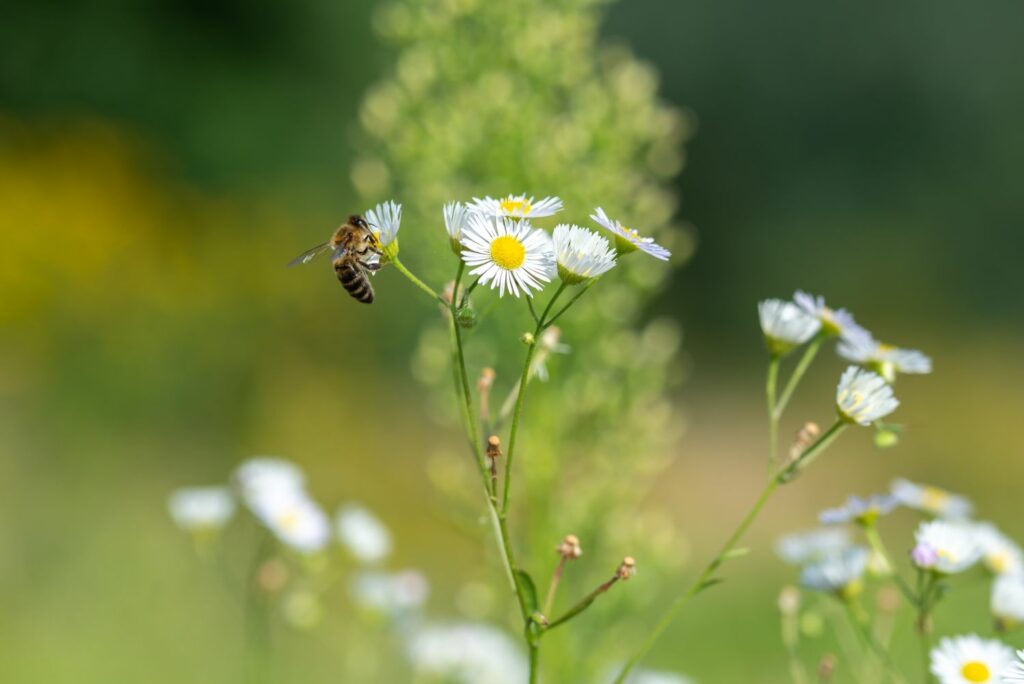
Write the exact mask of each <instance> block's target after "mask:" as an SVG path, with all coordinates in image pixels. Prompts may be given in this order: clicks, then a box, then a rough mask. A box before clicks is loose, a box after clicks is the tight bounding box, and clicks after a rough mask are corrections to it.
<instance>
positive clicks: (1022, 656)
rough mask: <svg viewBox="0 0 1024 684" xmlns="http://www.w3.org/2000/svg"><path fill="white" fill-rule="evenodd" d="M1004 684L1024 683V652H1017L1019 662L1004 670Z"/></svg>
mask: <svg viewBox="0 0 1024 684" xmlns="http://www.w3.org/2000/svg"><path fill="white" fill-rule="evenodd" d="M1003 682H1004V684H1015V683H1016V682H1024V651H1017V661H1015V662H1014V663H1013V665H1010V666H1009V667H1007V668H1006V669H1005V670H1003Z"/></svg>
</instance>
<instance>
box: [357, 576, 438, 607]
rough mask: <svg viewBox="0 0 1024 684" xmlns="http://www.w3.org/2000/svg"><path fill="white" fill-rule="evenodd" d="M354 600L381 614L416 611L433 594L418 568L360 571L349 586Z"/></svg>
mask: <svg viewBox="0 0 1024 684" xmlns="http://www.w3.org/2000/svg"><path fill="white" fill-rule="evenodd" d="M349 593H350V594H351V596H352V600H353V601H354V602H355V603H357V604H359V605H360V606H362V607H364V608H367V609H369V610H374V611H378V612H381V613H401V612H406V611H410V610H415V609H417V608H420V607H422V606H423V604H424V603H426V601H427V598H428V597H429V596H430V582H428V581H427V578H426V577H424V575H423V573H421V572H419V571H418V570H401V571H399V572H391V573H388V572H360V573H358V574H356V575H355V576H354V577H353V578H352V583H351V585H350V586H349Z"/></svg>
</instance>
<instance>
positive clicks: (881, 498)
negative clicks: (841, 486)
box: [818, 494, 899, 527]
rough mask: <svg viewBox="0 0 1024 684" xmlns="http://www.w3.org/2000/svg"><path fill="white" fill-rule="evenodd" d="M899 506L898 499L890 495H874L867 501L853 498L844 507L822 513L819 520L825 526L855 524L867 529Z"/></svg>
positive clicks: (857, 497)
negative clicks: (880, 517)
mask: <svg viewBox="0 0 1024 684" xmlns="http://www.w3.org/2000/svg"><path fill="white" fill-rule="evenodd" d="M897 505H899V502H898V501H897V500H896V497H894V496H891V495H889V494H873V495H872V496H869V497H867V498H866V499H862V498H860V497H859V496H851V497H850V498H848V499H847V500H846V503H845V504H843V505H842V506H840V507H838V508H829V509H828V510H825V511H822V513H821V515H820V516H818V520H820V521H821V523H822V524H823V525H842V524H844V523H850V522H855V523H857V524H858V525H863V526H865V527H867V526H869V525H874V524H875V521H876V520H878V518H879V516H882V515H888V514H889V513H892V511H893V509H895V508H896V506H897Z"/></svg>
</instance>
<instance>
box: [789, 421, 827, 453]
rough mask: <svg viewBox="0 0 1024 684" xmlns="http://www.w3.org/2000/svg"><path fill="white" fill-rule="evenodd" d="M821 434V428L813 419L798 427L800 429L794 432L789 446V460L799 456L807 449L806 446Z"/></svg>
mask: <svg viewBox="0 0 1024 684" xmlns="http://www.w3.org/2000/svg"><path fill="white" fill-rule="evenodd" d="M820 434H821V428H820V427H818V424H817V423H815V422H813V421H807V422H806V423H804V426H803V427H802V428H800V431H799V432H797V433H796V438H795V439H794V440H793V446H791V447H789V460H790V461H795V460H796V459H798V458H800V454H802V453H804V452H805V451H806V450H807V447H809V446H811V445H812V444H814V440H816V439H817V438H818V435H820Z"/></svg>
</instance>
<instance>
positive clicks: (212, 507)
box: [167, 487, 235, 532]
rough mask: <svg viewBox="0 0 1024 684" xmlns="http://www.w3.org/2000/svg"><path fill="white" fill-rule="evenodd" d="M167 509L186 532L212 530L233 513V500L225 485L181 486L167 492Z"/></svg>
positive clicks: (222, 524)
mask: <svg viewBox="0 0 1024 684" xmlns="http://www.w3.org/2000/svg"><path fill="white" fill-rule="evenodd" d="M167 508H168V510H169V512H170V514H171V520H173V521H174V524H175V525H177V526H178V527H180V528H181V529H183V530H185V531H186V532H204V531H213V530H218V529H220V528H221V527H224V525H225V524H226V523H227V522H228V520H230V519H231V516H232V515H234V513H235V499H234V497H233V496H231V492H230V491H229V490H228V489H227V488H226V487H183V488H182V489H178V490H176V491H174V492H172V493H171V496H170V498H169V499H168V501H167Z"/></svg>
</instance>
